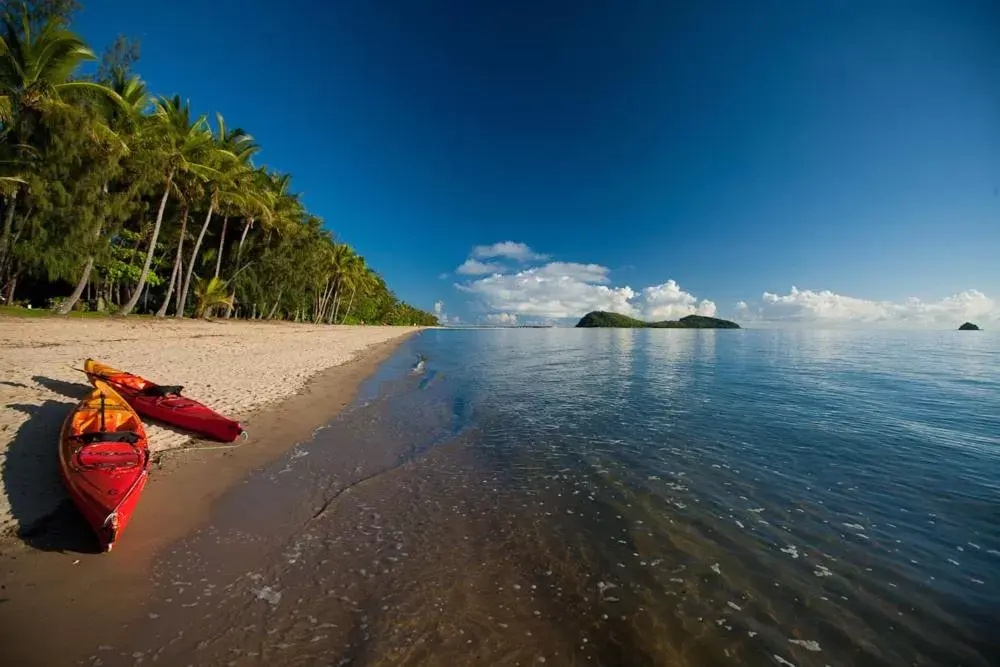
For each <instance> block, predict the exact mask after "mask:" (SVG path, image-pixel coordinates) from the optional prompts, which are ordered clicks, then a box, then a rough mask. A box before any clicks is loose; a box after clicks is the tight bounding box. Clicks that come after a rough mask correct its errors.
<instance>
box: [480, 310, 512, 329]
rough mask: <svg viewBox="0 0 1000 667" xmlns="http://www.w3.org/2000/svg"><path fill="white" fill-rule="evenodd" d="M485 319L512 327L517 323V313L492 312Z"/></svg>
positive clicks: (491, 322)
mask: <svg viewBox="0 0 1000 667" xmlns="http://www.w3.org/2000/svg"><path fill="white" fill-rule="evenodd" d="M484 319H485V320H486V321H487V322H488V323H490V324H497V325H501V326H508V327H511V326H515V325H516V324H517V315H515V314H514V313H490V314H489V315H487V316H486V317H485V318H484Z"/></svg>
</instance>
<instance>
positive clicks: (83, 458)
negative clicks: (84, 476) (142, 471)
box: [76, 442, 143, 468]
mask: <svg viewBox="0 0 1000 667" xmlns="http://www.w3.org/2000/svg"><path fill="white" fill-rule="evenodd" d="M142 459H143V453H142V451H141V450H139V449H138V448H136V447H134V446H133V445H132V444H131V443H128V442H94V443H91V444H88V445H84V446H83V447H81V448H80V449H79V451H77V453H76V460H77V461H78V462H79V464H80V465H81V466H83V467H85V468H95V467H107V468H123V467H131V466H138V465H142Z"/></svg>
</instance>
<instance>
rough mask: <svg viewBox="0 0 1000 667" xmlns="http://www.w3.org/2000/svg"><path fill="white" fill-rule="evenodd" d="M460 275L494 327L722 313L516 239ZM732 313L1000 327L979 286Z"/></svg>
mask: <svg viewBox="0 0 1000 667" xmlns="http://www.w3.org/2000/svg"><path fill="white" fill-rule="evenodd" d="M455 273H456V274H457V275H458V276H462V277H464V279H463V280H461V281H460V282H457V283H455V287H456V288H457V289H458V290H459V291H461V292H463V293H464V294H466V295H467V296H468V297H470V299H471V301H472V303H471V305H472V307H473V310H474V311H478V312H481V313H484V315H481V316H479V319H480V321H483V322H487V323H490V324H516V323H522V324H523V323H526V322H561V323H564V324H572V323H573V320H575V319H577V318H580V317H582V316H583V315H584V314H586V313H588V312H590V311H592V310H607V311H611V312H615V313H621V314H623V315H629V316H632V317H638V318H640V319H644V320H648V321H658V320H668V319H669V320H675V319H679V318H681V317H684V316H686V315H706V316H709V317H716V316H718V315H719V309H718V307H717V306H716V303H715V302H714V301H712V300H710V299H706V298H700V297H698V296H695V295H694V294H692V293H691V292H688V291H686V290H684V289H683V288H682V287H681V286H680V285H679V284H678V283H677V282H676V281H675V280H667V281H666V282H663V283H660V284H656V285H649V286H647V287H642V288H638V289H633V288H632V287H631V286H629V285H621V286H616V285H614V284H613V282H612V278H611V270H610V269H609V268H608V267H606V266H601V265H600V264H583V263H578V262H561V261H549V255H546V254H543V253H540V252H536V251H535V250H533V249H532V248H531V247H529V246H528V245H527V244H525V243H517V242H514V241H502V242H499V243H494V244H492V245H479V246H476V247H474V248H473V249H472V251H471V252H470V253H469V257H468V258H467V259H466V260H465V262H464V263H462V264H461V265H460V266H459V267H458V268H457V269H456V270H455ZM435 306H436V304H435ZM729 313H731V315H729ZM726 316H729V317H732V318H733V319H735V320H736V321H737V322H740V323H741V324H744V325H749V326H754V325H757V326H769V325H770V326H797V325H803V326H807V325H813V326H822V327H828V326H845V327H849V326H866V327H885V328H889V327H896V328H946V329H951V328H957V327H958V325H959V324H961V323H962V322H965V321H972V322H977V323H983V322H986V323H990V324H994V323H995V324H996V325H998V326H1000V304H998V303H997V302H996V301H995V300H994V299H992V298H990V297H988V296H986V295H985V294H983V293H982V292H980V291H978V290H975V289H969V290H966V291H964V292H960V293H958V294H955V295H952V296H949V297H947V298H944V299H939V300H936V301H934V300H931V301H925V300H921V299H917V298H910V299H906V300H905V301H900V302H894V301H874V300H870V299H863V298H858V297H853V296H846V295H842V294H836V293H834V292H831V291H829V290H820V291H813V290H808V289H807V290H800V289H798V288H796V287H792V289H791V291H790V292H789V293H788V294H783V295H782V294H774V293H771V292H764V293H763V295H762V296H761V298H760V300H758V301H754V302H750V303H748V302H745V301H740V302H739V303H736V304H734V306H733V308H732V309H731V310H730V309H727V314H726ZM442 321H444V320H442ZM452 321H454V318H452Z"/></svg>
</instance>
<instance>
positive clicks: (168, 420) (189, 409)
mask: <svg viewBox="0 0 1000 667" xmlns="http://www.w3.org/2000/svg"><path fill="white" fill-rule="evenodd" d="M84 372H85V373H87V377H89V378H90V379H91V380H92V381H94V380H102V381H104V382H107V383H108V384H109V385H111V386H112V387H114V389H115V391H117V392H118V393H119V394H121V395H122V397H124V398H125V400H126V401H128V403H129V405H131V406H132V407H133V408H134V409H135V411H136V412H138V413H139V414H140V415H142V416H143V417H148V418H150V419H155V420H157V421H160V422H163V423H165V424H170V425H172V426H176V427H178V428H182V429H184V430H186V431H191V432H193V433H197V434H199V435H203V436H206V437H208V438H212V439H213V440H219V441H221V442H233V441H234V440H236V439H237V438H239V437H240V436H241V435H243V432H244V431H243V427H242V426H241V425H240V423H239V422H237V421H235V420H233V419H229V418H228V417H224V416H222V415H220V414H219V413H218V412H216V411H215V410H212V409H211V408H209V407H208V406H206V405H204V404H203V403H199V402H198V401H196V400H194V399H191V398H188V397H186V396H180V395H179V393H175V392H171V391H169V389H170V388H166V387H161V386H160V385H157V384H156V383H154V382H150V381H149V380H146V379H145V378H142V377H140V376H138V375H133V374H132V373H126V372H125V371H120V370H118V369H116V368H112V367H111V366H107V365H105V364H102V363H100V362H97V361H94V360H93V359H87V361H86V362H85V363H84ZM176 389H177V390H178V391H179V388H176Z"/></svg>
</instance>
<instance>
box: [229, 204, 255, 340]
mask: <svg viewBox="0 0 1000 667" xmlns="http://www.w3.org/2000/svg"><path fill="white" fill-rule="evenodd" d="M251 227H253V218H247V221H246V222H245V223H243V233H242V234H240V243H239V245H238V246H236V270H237V271H239V269H240V257H241V256H242V255H243V244H244V243H246V240H247V232H249V231H250V228H251ZM229 296H230V297H232V298H231V299H230V301H231V302H232V303H236V301H235V299H236V290H235V289H234V290H233V291H232V292H230V293H229ZM232 314H233V307H232V306H228V307H227V308H226V319H227V320H228V319H229V318H230V317H231V316H232Z"/></svg>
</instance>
